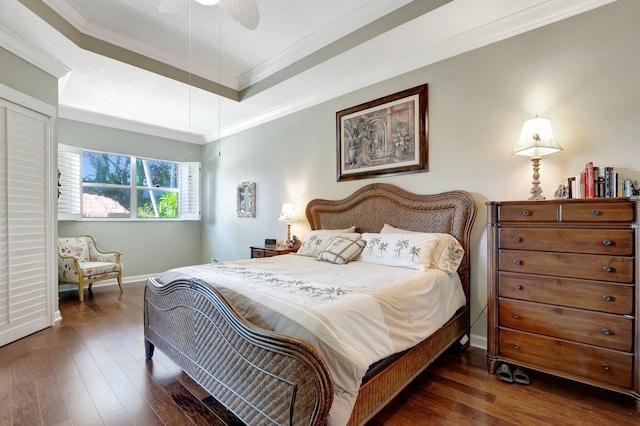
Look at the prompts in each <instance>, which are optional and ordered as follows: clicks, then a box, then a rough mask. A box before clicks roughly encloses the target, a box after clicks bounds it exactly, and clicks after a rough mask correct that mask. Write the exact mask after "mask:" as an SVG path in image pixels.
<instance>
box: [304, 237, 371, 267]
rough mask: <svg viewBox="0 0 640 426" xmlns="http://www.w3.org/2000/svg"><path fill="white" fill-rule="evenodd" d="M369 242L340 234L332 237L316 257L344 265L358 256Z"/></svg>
mask: <svg viewBox="0 0 640 426" xmlns="http://www.w3.org/2000/svg"><path fill="white" fill-rule="evenodd" d="M366 244H367V243H366V242H365V241H364V240H362V239H360V238H358V239H350V238H346V237H343V236H340V235H336V236H334V237H332V238H331V239H330V240H329V242H328V243H327V245H326V246H325V247H324V249H322V251H321V252H320V253H319V254H318V257H316V260H322V261H324V262H329V263H335V264H336V265H344V264H345V263H348V262H349V261H350V260H351V259H353V258H354V257H356V256H358V255H359V254H360V252H362V249H363V248H364V246H365V245H366Z"/></svg>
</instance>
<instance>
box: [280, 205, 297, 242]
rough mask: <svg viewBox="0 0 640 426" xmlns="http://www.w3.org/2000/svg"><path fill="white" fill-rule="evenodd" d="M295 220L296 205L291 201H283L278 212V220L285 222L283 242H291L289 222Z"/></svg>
mask: <svg viewBox="0 0 640 426" xmlns="http://www.w3.org/2000/svg"><path fill="white" fill-rule="evenodd" d="M297 220H298V213H297V212H296V206H294V205H293V204H292V203H284V204H283V205H282V211H281V212H280V217H279V218H278V221H280V222H287V241H286V242H285V244H289V243H290V242H291V224H292V223H293V222H296V221H297Z"/></svg>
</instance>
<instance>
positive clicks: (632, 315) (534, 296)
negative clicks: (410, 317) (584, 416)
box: [487, 198, 640, 408]
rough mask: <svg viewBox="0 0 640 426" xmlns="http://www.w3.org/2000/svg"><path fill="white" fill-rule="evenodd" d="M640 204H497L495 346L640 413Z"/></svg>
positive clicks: (492, 298) (492, 276) (491, 205)
mask: <svg viewBox="0 0 640 426" xmlns="http://www.w3.org/2000/svg"><path fill="white" fill-rule="evenodd" d="M639 206H640V200H639V199H637V198H596V199H568V200H565V199H562V200H545V201H505V202H487V209H488V211H487V222H488V225H487V226H488V232H487V234H488V235H487V239H488V260H489V261H488V293H489V294H488V299H489V301H488V315H489V319H488V321H489V328H488V336H487V337H488V342H487V361H488V369H489V371H490V372H491V373H493V372H494V371H495V369H496V368H497V367H498V366H499V365H500V364H501V363H508V364H512V365H519V366H522V367H525V368H530V369H533V370H538V371H542V372H545V373H550V374H554V375H557V376H561V377H565V378H569V379H573V380H577V381H580V382H583V383H588V384H590V385H594V386H598V387H601V388H606V389H609V390H613V391H616V392H620V393H625V394H629V395H631V396H633V397H634V398H635V399H636V407H638V408H640V403H639V400H640V394H639V393H638V392H639V390H640V365H639V358H638V347H639V345H638V337H639V336H640V334H639V327H638V325H639V322H638V316H637V314H638V312H640V310H639V308H638V300H639V297H638V294H639V293H638V286H637V285H636V274H637V270H638V257H637V254H638V244H639V241H640V240H639V237H638V225H639V224H640V221H639V212H640V210H639Z"/></svg>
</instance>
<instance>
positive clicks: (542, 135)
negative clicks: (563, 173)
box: [512, 116, 562, 158]
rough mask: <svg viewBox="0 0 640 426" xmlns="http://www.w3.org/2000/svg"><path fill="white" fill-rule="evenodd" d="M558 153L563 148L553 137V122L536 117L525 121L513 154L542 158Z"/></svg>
mask: <svg viewBox="0 0 640 426" xmlns="http://www.w3.org/2000/svg"><path fill="white" fill-rule="evenodd" d="M558 151H562V147H561V146H560V144H559V143H558V141H557V140H555V138H554V137H553V132H552V131H551V121H549V119H547V118H540V117H537V116H536V117H535V118H532V119H531V120H527V121H525V123H524V125H523V126H522V133H521V134H520V140H519V141H518V144H517V145H516V146H515V148H513V152H512V154H514V155H524V156H527V157H533V158H540V157H543V156H545V155H549V154H553V153H554V152H558Z"/></svg>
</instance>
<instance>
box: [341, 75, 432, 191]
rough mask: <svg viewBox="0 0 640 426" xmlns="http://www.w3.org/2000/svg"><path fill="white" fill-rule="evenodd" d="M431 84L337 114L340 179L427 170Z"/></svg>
mask: <svg viewBox="0 0 640 426" xmlns="http://www.w3.org/2000/svg"><path fill="white" fill-rule="evenodd" d="M427 98H428V91H427V85H426V84H424V85H422V86H417V87H413V88H411V89H407V90H404V91H402V92H398V93H395V94H393V95H388V96H385V97H383V98H380V99H376V100H374V101H370V102H366V103H364V104H361V105H357V106H354V107H351V108H347V109H345V110H342V111H338V112H337V113H336V139H337V156H338V181H344V180H352V179H364V178H369V177H375V176H380V175H397V174H404V173H417V172H426V171H427V170H428V165H427V144H428V116H427V114H428V113H427Z"/></svg>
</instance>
